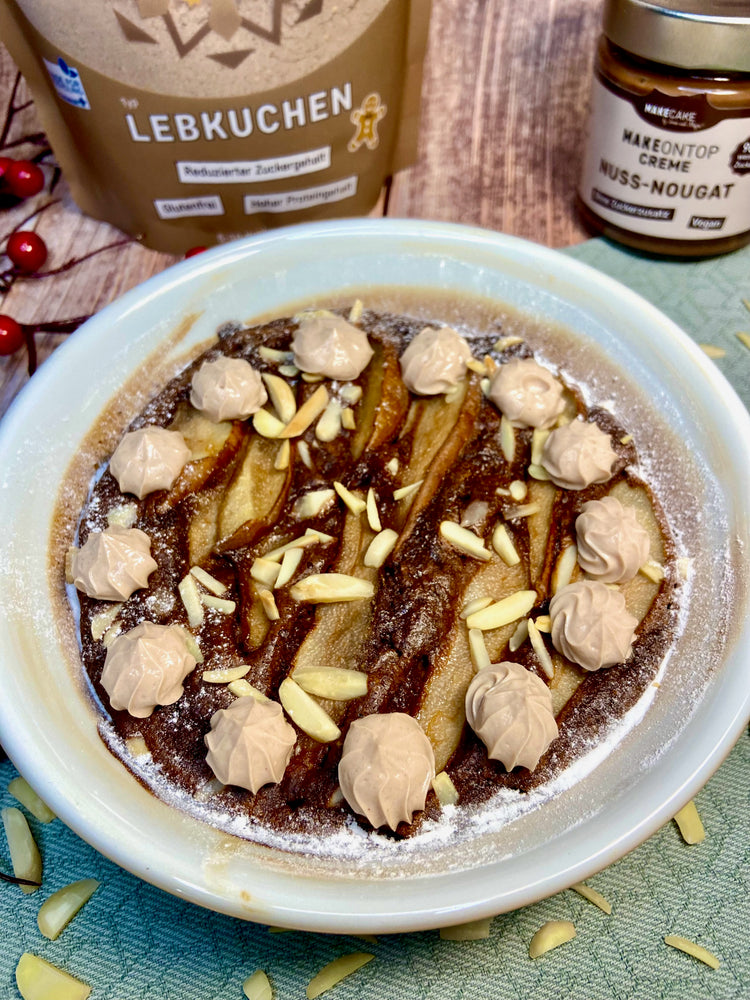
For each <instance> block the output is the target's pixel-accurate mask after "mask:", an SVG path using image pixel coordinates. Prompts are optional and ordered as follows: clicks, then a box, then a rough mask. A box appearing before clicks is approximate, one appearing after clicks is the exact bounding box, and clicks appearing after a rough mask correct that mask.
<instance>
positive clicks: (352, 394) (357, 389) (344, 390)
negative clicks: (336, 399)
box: [341, 382, 362, 406]
mask: <svg viewBox="0 0 750 1000" xmlns="http://www.w3.org/2000/svg"><path fill="white" fill-rule="evenodd" d="M341 398H342V399H343V400H344V402H345V403H349V405H350V406H356V404H357V403H358V402H359V401H360V399H362V386H361V385H353V384H352V383H351V382H347V384H346V385H342V386H341Z"/></svg>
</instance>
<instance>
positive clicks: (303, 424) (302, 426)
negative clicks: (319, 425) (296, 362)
mask: <svg viewBox="0 0 750 1000" xmlns="http://www.w3.org/2000/svg"><path fill="white" fill-rule="evenodd" d="M303 377H304V375H303ZM327 405H328V390H327V389H326V387H325V386H324V385H320V386H318V388H317V389H316V390H315V392H314V393H313V394H312V396H310V397H309V398H308V399H306V400H305V402H304V403H303V404H302V406H300V408H299V409H298V410H297V412H296V413H295V415H294V416H293V417H292V419H291V420H290V421H289V422H288V423H287V425H286V427H284V429H283V430H282V431H281V433H280V434H279V435H278V436H279V437H280V438H293V437H298V436H299V435H300V434H304V432H305V431H306V430H307V428H308V427H309V426H310V424H312V422H313V421H314V420H317V419H318V417H319V416H320V414H321V413H322V412H323V410H325V408H326V406H327Z"/></svg>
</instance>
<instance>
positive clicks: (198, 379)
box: [190, 357, 268, 424]
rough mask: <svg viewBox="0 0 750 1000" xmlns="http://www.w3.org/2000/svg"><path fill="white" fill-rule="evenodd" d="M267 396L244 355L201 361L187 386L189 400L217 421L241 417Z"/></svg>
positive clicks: (261, 403)
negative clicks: (242, 356) (189, 384)
mask: <svg viewBox="0 0 750 1000" xmlns="http://www.w3.org/2000/svg"><path fill="white" fill-rule="evenodd" d="M267 399H268V393H267V392H266V387H265V386H264V385H263V380H262V378H261V377H260V375H259V374H258V372H256V370H255V369H254V368H253V366H252V365H251V364H250V362H249V361H245V359H244V358H225V357H221V358H216V360H215V361H204V362H203V364H202V365H201V366H200V368H199V369H198V371H197V372H196V373H195V375H193V379H192V382H191V386H190V402H191V403H192V404H193V406H194V407H195V408H196V410H201V411H202V412H203V413H205V414H206V416H207V417H208V418H209V419H210V420H213V421H214V422H215V423H217V424H218V423H220V422H221V421H222V420H245V419H247V417H249V416H251V415H252V414H253V413H257V411H258V410H259V409H260V408H261V406H263V404H264V403H265V401H266V400H267Z"/></svg>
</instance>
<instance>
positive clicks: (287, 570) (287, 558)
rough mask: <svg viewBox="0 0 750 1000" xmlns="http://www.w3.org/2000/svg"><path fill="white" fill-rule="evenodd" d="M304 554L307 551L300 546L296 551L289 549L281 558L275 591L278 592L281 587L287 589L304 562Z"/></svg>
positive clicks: (274, 586)
mask: <svg viewBox="0 0 750 1000" xmlns="http://www.w3.org/2000/svg"><path fill="white" fill-rule="evenodd" d="M304 554H305V550H304V549H303V548H301V547H299V546H298V547H297V548H294V549H287V551H286V552H285V553H284V555H283V556H282V558H281V568H280V569H279V575H278V576H277V577H276V582H275V583H274V585H273V589H274V590H278V589H279V587H285V586H286V585H287V584H288V583H289V581H290V580H291V579H292V577H293V576H294V574H295V573H296V572H297V570H298V569H299V564H300V563H301V562H302V556H303V555H304Z"/></svg>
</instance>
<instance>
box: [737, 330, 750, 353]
mask: <svg viewBox="0 0 750 1000" xmlns="http://www.w3.org/2000/svg"><path fill="white" fill-rule="evenodd" d="M737 340H739V342H740V343H741V344H744V345H745V347H747V348H748V349H750V333H738V334H737Z"/></svg>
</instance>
